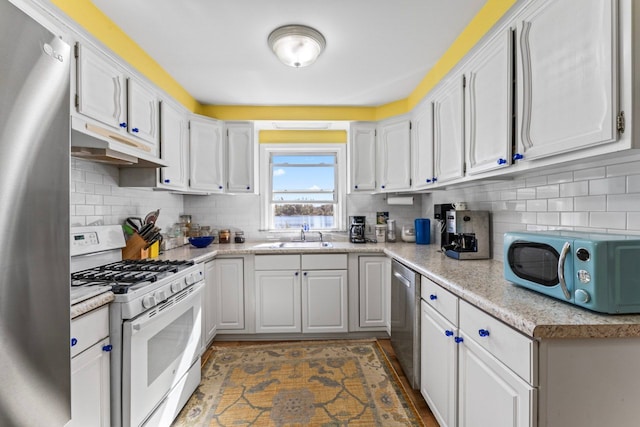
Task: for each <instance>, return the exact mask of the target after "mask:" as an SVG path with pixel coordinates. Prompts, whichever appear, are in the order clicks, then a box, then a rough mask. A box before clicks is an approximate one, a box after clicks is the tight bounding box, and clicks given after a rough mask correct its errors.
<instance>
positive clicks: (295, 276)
mask: <svg viewBox="0 0 640 427" xmlns="http://www.w3.org/2000/svg"><path fill="white" fill-rule="evenodd" d="M254 277H255V300H256V333H282V332H284V333H291V332H297V333H299V332H303V333H321V332H322V333H328V332H347V331H348V305H347V301H348V298H347V292H348V290H347V256H346V254H318V255H316V254H303V255H300V254H291V255H289V254H287V255H256V257H255V275H254Z"/></svg>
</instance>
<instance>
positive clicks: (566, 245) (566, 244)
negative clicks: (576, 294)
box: [558, 242, 571, 300]
mask: <svg viewBox="0 0 640 427" xmlns="http://www.w3.org/2000/svg"><path fill="white" fill-rule="evenodd" d="M570 249H571V243H569V242H564V245H563V246H562V251H560V259H559V260H558V281H559V282H560V288H561V289H562V293H564V297H565V298H566V299H567V300H570V299H571V293H570V292H569V289H567V281H566V280H565V278H564V263H565V261H566V260H567V254H569V250H570Z"/></svg>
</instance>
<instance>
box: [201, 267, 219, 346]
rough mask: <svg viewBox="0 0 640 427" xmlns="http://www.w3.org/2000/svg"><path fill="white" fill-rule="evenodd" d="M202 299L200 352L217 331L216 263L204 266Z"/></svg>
mask: <svg viewBox="0 0 640 427" xmlns="http://www.w3.org/2000/svg"><path fill="white" fill-rule="evenodd" d="M204 281H205V285H204V298H203V301H202V350H203V351H204V350H206V349H207V346H208V345H209V343H210V342H211V340H213V338H214V337H215V336H216V329H217V326H218V325H217V323H216V321H217V301H216V299H217V297H218V289H217V284H218V282H216V263H215V261H209V262H207V263H205V265H204Z"/></svg>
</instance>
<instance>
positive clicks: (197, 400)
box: [173, 340, 423, 427]
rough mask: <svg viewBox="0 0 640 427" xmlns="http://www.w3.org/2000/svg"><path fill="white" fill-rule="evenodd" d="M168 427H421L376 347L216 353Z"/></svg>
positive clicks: (272, 347) (325, 345) (288, 346)
mask: <svg viewBox="0 0 640 427" xmlns="http://www.w3.org/2000/svg"><path fill="white" fill-rule="evenodd" d="M202 377H203V378H202V382H201V383H200V386H199V387H198V389H197V390H196V391H195V393H194V394H193V396H192V397H191V399H190V400H189V402H187V405H186V406H185V407H184V409H183V410H182V412H181V413H180V414H179V415H178V418H177V419H176V421H175V422H174V424H173V426H174V427H185V426H190V427H191V426H301V425H312V426H347V425H348V426H368V427H369V426H385V427H386V426H422V425H423V423H422V421H421V420H420V418H419V417H418V416H417V415H416V412H415V409H414V408H413V405H412V404H411V402H410V401H409V399H408V398H407V397H406V396H405V394H404V390H403V389H402V386H401V385H400V383H399V380H398V378H397V376H396V374H395V372H394V371H393V369H392V368H391V366H390V364H389V361H388V360H387V359H386V356H385V355H384V352H383V351H382V349H381V348H380V347H379V345H378V344H377V343H376V342H375V340H372V341H369V340H367V341H306V342H293V343H278V344H263V345H251V346H244V347H217V348H215V352H214V354H213V356H212V357H211V358H210V359H209V361H208V362H207V364H206V366H205V367H204V368H203V373H202Z"/></svg>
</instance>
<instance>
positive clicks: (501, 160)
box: [498, 159, 507, 165]
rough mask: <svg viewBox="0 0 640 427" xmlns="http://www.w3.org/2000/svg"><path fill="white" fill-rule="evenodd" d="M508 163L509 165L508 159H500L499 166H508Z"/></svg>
mask: <svg viewBox="0 0 640 427" xmlns="http://www.w3.org/2000/svg"><path fill="white" fill-rule="evenodd" d="M506 163H507V160H506V159H498V164H499V165H504V164H506Z"/></svg>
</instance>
